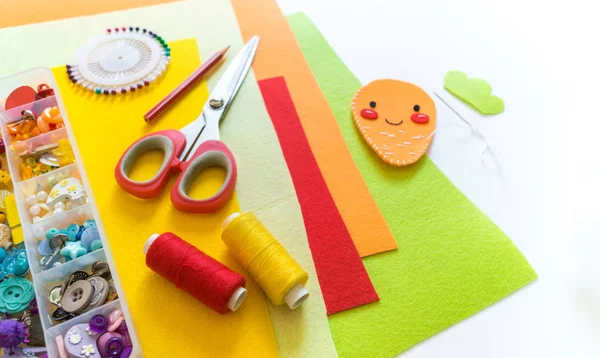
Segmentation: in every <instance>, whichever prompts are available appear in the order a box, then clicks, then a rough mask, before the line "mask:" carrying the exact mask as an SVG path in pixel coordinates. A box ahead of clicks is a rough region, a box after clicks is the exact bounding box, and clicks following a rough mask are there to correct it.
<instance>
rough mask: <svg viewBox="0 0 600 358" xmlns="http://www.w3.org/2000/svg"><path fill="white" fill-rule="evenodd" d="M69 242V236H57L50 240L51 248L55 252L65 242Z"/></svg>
mask: <svg viewBox="0 0 600 358" xmlns="http://www.w3.org/2000/svg"><path fill="white" fill-rule="evenodd" d="M67 241H69V236H68V235H65V234H56V235H54V236H52V237H51V238H50V248H51V249H52V250H55V249H56V248H61V247H63V245H64V244H65V242H67Z"/></svg>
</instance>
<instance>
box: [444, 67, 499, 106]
mask: <svg viewBox="0 0 600 358" xmlns="http://www.w3.org/2000/svg"><path fill="white" fill-rule="evenodd" d="M444 88H445V89H446V90H448V92H450V93H452V94H453V95H455V96H456V97H458V98H460V99H462V100H463V101H465V102H467V103H468V104H470V105H471V106H473V107H474V108H475V109H476V110H478V111H479V112H481V113H483V114H498V113H502V112H503V111H504V101H503V100H502V98H500V97H497V96H493V95H492V86H490V84H489V83H487V82H486V81H484V80H482V79H481V78H468V77H467V75H466V74H464V73H463V72H461V71H448V73H446V76H445V77H444Z"/></svg>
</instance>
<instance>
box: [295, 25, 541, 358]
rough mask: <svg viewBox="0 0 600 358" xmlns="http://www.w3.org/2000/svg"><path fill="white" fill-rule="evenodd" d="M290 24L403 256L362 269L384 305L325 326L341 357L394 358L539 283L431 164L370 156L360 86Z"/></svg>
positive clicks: (307, 32)
mask: <svg viewBox="0 0 600 358" xmlns="http://www.w3.org/2000/svg"><path fill="white" fill-rule="evenodd" d="M288 21H289V22H290V25H291V26H292V29H293V30H294V33H295V34H296V36H297V39H298V41H299V43H300V46H301V48H302V50H303V52H304V55H305V56H306V59H307V61H308V63H309V64H310V66H311V69H312V70H313V73H314V75H315V77H316V78H317V81H319V84H320V86H321V89H322V90H323V92H324V93H325V96H326V97H327V98H328V100H329V103H330V105H331V107H332V109H333V111H334V112H335V113H336V118H337V120H338V125H339V126H340V129H341V130H342V132H343V133H344V139H345V140H346V143H347V145H348V147H349V148H350V151H351V152H352V155H353V157H354V159H355V160H356V163H357V164H358V166H359V168H360V170H361V173H362V175H363V177H364V178H365V181H366V182H367V184H368V185H369V188H370V190H371V192H372V193H373V197H374V198H375V200H376V201H377V203H378V205H379V208H380V209H381V211H382V213H383V214H384V216H385V217H386V218H387V219H388V223H389V224H390V227H391V228H392V230H393V232H394V234H395V237H396V239H397V240H398V246H399V247H400V248H401V249H399V250H398V251H394V252H391V253H387V254H384V255H377V256H373V257H368V258H365V259H363V262H364V263H365V267H366V268H367V271H368V272H369V276H370V277H371V280H372V281H373V284H374V285H375V287H376V288H377V290H378V292H379V295H380V296H381V301H379V302H378V303H377V304H373V305H367V306H364V307H361V308H359V309H355V310H348V311H345V312H341V313H339V314H336V315H332V316H330V317H329V324H330V327H331V332H332V334H333V337H334V341H335V343H336V347H337V349H338V353H339V355H340V357H356V356H361V357H368V356H369V357H370V356H373V357H381V356H393V355H395V354H398V353H399V352H402V351H404V350H406V349H408V348H409V347H411V346H413V345H415V344H417V343H418V342H420V341H422V340H424V339H425V338H427V337H430V336H432V335H434V334H436V333H437V332H440V331H441V330H443V329H445V328H447V327H449V326H451V325H453V324H455V323H457V322H459V321H460V320H462V319H465V318H467V317H469V316H471V315H473V314H475V313H476V312H478V311H480V310H482V309H483V308H485V307H487V306H489V305H491V304H492V303H494V302H496V301H498V300H500V299H502V298H504V297H506V296H507V295H509V294H510V293H512V292H514V291H516V290H517V289H519V288H520V287H522V286H524V285H526V284H528V283H529V282H531V281H533V280H534V279H535V278H536V277H537V275H536V273H535V271H534V270H533V268H532V267H531V266H530V265H529V263H528V262H527V260H526V259H525V258H524V257H523V255H522V254H521V253H520V252H519V250H518V249H517V248H516V247H515V245H514V244H513V243H512V242H511V241H510V239H509V238H508V237H507V236H506V235H505V234H504V233H503V232H502V231H501V230H500V229H499V228H498V227H497V226H496V225H495V224H494V223H493V222H492V221H491V220H490V219H489V218H487V217H486V216H485V214H483V213H482V212H481V211H480V210H479V209H478V208H477V207H476V206H475V205H473V203H471V202H470V201H469V200H468V199H467V198H466V197H465V196H464V195H463V194H462V193H461V192H460V191H459V190H458V189H457V188H456V187H455V186H454V185H453V184H452V182H450V180H448V178H446V177H445V176H444V174H443V173H442V172H441V171H440V170H439V169H438V168H437V166H436V165H435V164H434V163H433V162H432V161H431V160H430V159H429V158H428V157H427V156H426V155H425V156H424V157H423V158H421V160H419V161H418V162H417V163H415V164H413V165H411V166H408V167H403V168H397V167H393V166H390V165H387V164H386V163H384V162H383V161H381V160H379V158H377V157H375V156H374V155H373V152H372V149H371V148H370V147H369V146H368V145H367V144H366V143H365V142H364V141H363V140H362V138H361V137H360V135H359V134H358V133H357V130H356V126H355V125H354V123H353V120H352V118H351V113H350V111H348V104H349V103H350V102H351V101H352V96H353V95H354V93H355V92H356V91H357V90H358V89H359V88H360V87H361V83H360V81H359V80H358V79H357V78H356V77H355V76H354V75H353V74H352V72H350V70H349V69H348V68H347V67H346V65H345V64H344V63H343V62H342V60H341V59H340V58H339V57H338V56H337V55H336V54H335V52H334V51H333V49H332V48H331V47H330V46H329V44H328V43H327V41H326V40H325V39H324V38H323V36H322V35H321V33H320V32H319V30H318V29H317V28H316V27H315V26H314V25H313V24H312V22H311V21H310V19H308V17H307V16H306V15H304V14H294V15H291V16H289V17H288ZM398 322H401V323H402V324H398Z"/></svg>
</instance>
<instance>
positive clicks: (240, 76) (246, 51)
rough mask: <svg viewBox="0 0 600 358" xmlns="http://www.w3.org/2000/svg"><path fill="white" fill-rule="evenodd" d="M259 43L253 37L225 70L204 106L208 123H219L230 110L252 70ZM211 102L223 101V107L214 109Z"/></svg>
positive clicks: (255, 37) (256, 38)
mask: <svg viewBox="0 0 600 358" xmlns="http://www.w3.org/2000/svg"><path fill="white" fill-rule="evenodd" d="M258 41H259V39H258V37H257V36H254V37H252V38H251V39H250V41H248V42H247V43H246V44H245V45H244V47H242V49H241V50H240V52H239V53H238V55H237V56H236V57H235V58H234V59H233V61H231V64H230V65H229V67H227V69H226V70H225V73H224V74H223V76H221V79H220V80H219V82H218V83H217V85H216V86H215V88H214V89H213V91H212V93H211V94H210V97H209V99H208V101H207V102H206V104H204V113H205V114H206V115H207V116H206V117H207V121H211V120H214V119H217V122H218V121H219V120H220V119H221V118H222V117H223V115H224V113H225V112H226V111H227V108H229V105H230V104H231V102H232V101H233V98H234V97H235V95H236V93H237V92H238V90H239V89H240V86H241V85H242V82H244V79H245V78H246V75H247V74H248V71H249V70H250V65H252V60H254V56H255V55H256V50H257V48H258ZM211 100H222V101H223V106H221V107H220V108H214V107H213V106H211ZM211 113H216V114H218V116H213V115H212V114H211ZM211 117H212V118H211ZM215 117H216V118H215ZM213 118H214V119H213Z"/></svg>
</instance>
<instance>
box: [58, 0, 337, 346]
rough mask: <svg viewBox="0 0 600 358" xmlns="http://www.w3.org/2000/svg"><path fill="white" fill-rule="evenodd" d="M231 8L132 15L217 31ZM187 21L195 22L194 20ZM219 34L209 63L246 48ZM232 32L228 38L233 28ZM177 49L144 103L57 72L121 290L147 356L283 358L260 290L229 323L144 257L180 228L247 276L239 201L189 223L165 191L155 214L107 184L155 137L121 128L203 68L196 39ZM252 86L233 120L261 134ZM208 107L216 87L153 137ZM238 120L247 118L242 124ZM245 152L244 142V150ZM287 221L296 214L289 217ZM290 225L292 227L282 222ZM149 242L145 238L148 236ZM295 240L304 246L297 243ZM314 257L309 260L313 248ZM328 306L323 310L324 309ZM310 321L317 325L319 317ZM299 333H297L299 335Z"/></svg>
mask: <svg viewBox="0 0 600 358" xmlns="http://www.w3.org/2000/svg"><path fill="white" fill-rule="evenodd" d="M222 4H223V3H215V4H213V5H212V6H213V7H212V8H211V9H212V10H211V11H209V12H208V13H207V12H206V9H205V8H204V7H205V6H203V5H202V4H196V3H194V2H191V3H190V2H185V3H178V4H172V5H168V6H166V7H162V6H159V7H157V8H156V7H155V8H145V9H139V10H133V12H134V13H135V14H136V15H135V16H137V17H140V18H145V19H147V20H148V22H160V21H161V19H163V18H164V17H165V16H168V17H170V18H174V19H178V20H177V22H178V23H181V24H188V23H190V21H201V22H204V23H205V22H206V21H208V22H209V23H211V24H212V22H211V19H212V18H215V19H216V18H219V21H221V20H222V18H223V17H222V16H223V13H222V11H225V13H227V11H226V10H223V8H222ZM213 11H215V12H218V13H219V16H216V15H215V14H214V13H213ZM165 14H168V15H165ZM187 14H190V15H189V16H188V15H187ZM198 14H201V15H198ZM131 16H132V15H131V12H127V13H111V14H106V15H100V16H97V19H72V20H68V24H63V26H61V28H64V26H68V27H69V28H72V29H77V28H80V27H81V26H82V22H84V20H85V21H86V22H89V21H92V22H94V24H96V25H94V28H98V27H99V26H102V23H103V22H106V23H110V24H114V23H119V21H121V23H126V21H127V19H128V18H130V17H131ZM198 16H200V19H198V18H197V17H198ZM225 16H226V15H225ZM210 26H212V25H210ZM50 27H53V26H50ZM224 27H225V26H224ZM191 28H192V27H191V26H184V25H181V26H179V27H177V31H176V33H175V34H172V35H169V36H170V37H173V38H182V37H184V36H186V34H189V36H194V37H198V36H199V37H200V38H202V36H203V35H202V33H200V32H198V33H195V32H193V31H192V30H191ZM216 28H219V33H220V34H221V36H220V37H218V38H214V39H213V38H212V37H209V36H208V35H207V36H206V37H205V38H204V40H203V41H204V42H203V43H204V45H203V48H207V49H209V50H208V51H210V52H209V54H208V56H210V54H212V53H213V52H214V50H216V49H218V48H222V44H223V42H226V43H231V44H232V48H231V49H230V51H232V50H235V51H238V50H239V49H240V48H241V46H242V43H241V40H238V41H236V40H235V39H233V40H231V36H230V35H229V34H227V31H225V30H223V29H221V25H220V23H219V24H216ZM226 28H227V29H229V27H228V26H226ZM186 31H187V32H186ZM189 31H192V32H189ZM224 31H225V32H224ZM88 36H89V33H86V34H85V36H82V37H88ZM238 36H239V35H238ZM84 41H85V39H84ZM206 41H208V42H211V41H212V43H213V45H210V44H209V43H207V42H206ZM169 46H170V47H171V48H172V51H173V53H174V54H177V55H174V56H173V61H172V62H171V63H170V65H169V66H170V69H169V71H168V72H167V74H166V75H165V76H164V77H163V78H162V79H161V81H162V82H161V85H160V86H150V87H149V88H148V89H147V91H144V93H139V94H138V93H137V92H136V94H135V95H133V96H129V95H124V96H114V97H113V96H110V97H106V96H96V95H93V96H91V98H90V94H89V93H86V92H83V91H81V89H79V88H77V87H76V86H73V85H72V84H71V83H70V82H69V81H68V80H67V78H66V76H64V67H62V66H61V67H57V68H55V69H54V73H55V77H56V78H57V79H58V87H59V89H60V91H61V95H62V96H63V101H64V103H65V108H66V109H67V111H68V114H69V116H70V118H71V119H72V120H71V126H72V129H73V132H74V134H75V137H76V138H77V145H78V147H79V151H80V153H81V156H82V158H83V160H84V161H85V163H86V168H87V166H91V167H93V168H94V170H90V171H88V173H87V174H88V178H89V180H90V183H91V187H92V190H93V192H94V194H95V195H96V196H95V199H96V202H97V205H98V209H99V213H100V217H101V218H102V223H103V226H104V230H105V232H106V236H107V237H108V240H109V245H110V249H111V252H112V254H113V259H114V260H115V263H116V265H117V270H118V272H119V273H120V276H121V283H122V284H123V288H124V291H125V293H124V296H125V298H126V300H127V303H128V306H129V308H130V310H131V316H132V318H133V319H134V321H135V328H136V330H137V331H138V335H139V337H140V343H141V346H142V347H143V348H144V353H145V354H146V355H154V356H158V357H173V356H186V355H189V354H190V349H189V346H187V345H182V344H181V342H198V344H199V345H200V346H202V352H201V353H200V352H199V351H193V352H192V354H196V353H198V355H201V356H202V355H204V356H218V355H223V354H224V352H226V353H225V354H227V355H231V356H261V357H276V356H278V353H277V351H278V347H277V344H276V340H275V335H274V331H273V324H272V323H271V318H270V315H269V311H268V309H269V306H268V305H267V302H268V299H267V298H266V297H265V295H264V294H263V293H262V292H261V290H260V289H259V287H258V286H257V285H256V284H255V283H254V282H253V280H248V281H247V284H246V286H245V287H246V288H247V289H248V293H247V296H246V299H245V301H244V303H243V305H242V306H241V307H240V309H239V310H238V311H237V312H236V313H235V314H234V315H230V314H228V315H223V316H221V315H218V314H215V312H214V311H213V310H211V309H210V308H208V307H207V306H205V305H204V304H201V303H199V302H198V300H197V299H195V298H194V297H192V296H191V295H189V294H187V293H186V292H184V291H183V290H177V289H173V284H172V283H170V282H168V281H167V280H164V279H158V278H157V275H156V274H155V273H154V272H152V271H151V270H149V269H148V268H147V266H146V263H145V256H144V255H141V249H142V247H143V245H144V242H145V240H146V238H147V237H144V236H145V235H149V234H151V233H153V232H157V231H158V232H167V231H169V230H173V228H174V227H176V228H177V234H178V235H179V236H181V237H184V238H186V239H187V240H189V242H190V243H191V244H193V245H195V246H196V247H199V248H201V250H202V251H203V252H204V253H206V254H207V255H209V256H211V257H213V258H215V259H216V260H218V261H219V262H221V263H223V264H225V265H226V266H227V267H230V268H231V269H233V270H234V271H236V272H239V273H242V274H244V273H243V268H242V267H241V265H239V264H238V263H237V262H236V261H235V259H234V258H233V257H232V256H231V255H230V254H229V253H228V250H227V247H226V246H225V244H223V242H222V241H221V240H220V236H221V230H220V225H221V223H222V222H223V220H224V219H225V218H226V217H227V216H228V215H229V214H230V213H231V212H232V211H238V210H239V209H238V203H237V200H238V199H237V198H236V196H235V195H234V197H233V198H232V200H230V201H229V202H228V204H227V205H226V207H225V208H223V209H222V210H220V211H219V212H217V213H214V214H211V215H204V216H202V217H201V220H199V217H198V216H197V215H188V214H185V213H182V212H180V211H178V210H176V209H175V208H174V207H173V205H172V204H171V200H170V195H169V192H168V191H163V192H162V194H161V195H159V196H158V197H156V198H154V199H151V200H152V205H148V202H147V201H142V200H137V199H135V198H132V197H131V196H129V195H128V194H127V193H125V192H123V191H122V190H121V189H120V188H119V186H118V184H117V183H116V182H115V181H114V180H110V179H108V178H107V177H106V175H105V173H106V172H107V171H112V170H114V166H115V163H116V162H117V161H118V159H119V157H120V156H121V155H122V153H123V151H124V150H125V149H126V146H127V145H128V144H129V143H132V142H133V141H135V140H136V139H138V138H140V136H143V135H144V134H147V133H148V132H149V131H150V129H149V126H146V125H144V124H142V123H140V122H137V125H135V126H133V125H131V126H127V125H123V122H122V121H119V120H118V118H139V117H140V115H141V114H143V113H144V112H145V111H146V110H147V109H148V108H150V107H152V106H153V105H154V104H155V103H157V102H158V101H159V100H160V99H161V98H164V96H166V95H167V94H168V92H169V91H170V90H171V89H172V88H175V87H176V86H177V85H178V84H180V83H181V82H182V81H183V80H184V79H185V78H186V77H187V76H188V75H189V74H190V73H192V72H193V71H194V70H195V69H197V68H198V67H199V66H200V65H201V61H200V58H199V55H198V47H197V40H196V39H188V40H182V41H176V42H174V43H171V44H169ZM229 60H231V59H230V58H227V59H225V61H229ZM226 64H227V62H224V65H226ZM225 67H226V66H220V67H219V68H218V69H215V70H217V71H220V70H221V69H224V68H225ZM219 76H220V74H219V73H218V72H215V74H214V75H211V76H210V79H213V78H214V79H215V80H218V79H219ZM210 79H209V81H210ZM248 86H249V81H248V79H246V81H245V84H244V85H243V86H242V88H241V90H240V92H239V93H238V95H237V96H236V99H235V101H236V103H237V104H236V105H234V106H232V108H231V109H230V112H229V115H236V116H243V118H244V122H245V123H247V122H248V121H250V123H251V124H250V125H248V126H249V127H251V128H256V127H257V124H256V123H255V121H254V118H255V116H256V114H253V113H255V111H254V110H253V109H251V108H249V107H248V103H255V101H254V99H252V100H250V99H249V98H248V92H247V91H248ZM255 86H256V84H255ZM256 91H257V96H256V98H257V99H258V100H259V101H262V100H261V99H260V92H258V89H256ZM206 99H208V87H207V85H206V82H205V81H201V82H200V83H199V84H198V86H194V88H192V89H190V91H189V92H188V93H187V94H186V95H185V96H183V97H182V98H181V99H180V101H179V102H178V103H177V105H176V106H173V107H171V108H170V109H169V111H168V112H165V113H164V114H163V115H164V117H163V119H164V120H159V121H156V122H155V123H154V124H153V128H152V129H151V131H155V130H161V129H169V128H179V127H183V126H184V125H185V124H187V123H189V121H191V120H193V119H194V118H196V117H197V116H198V115H199V114H200V112H201V108H199V106H198V102H200V103H202V102H204V101H205V100H206ZM107 101H108V102H107ZM240 102H242V103H244V104H243V105H242V107H244V108H243V109H240V111H239V112H237V109H236V108H238V104H240ZM107 103H118V105H111V113H112V116H111V118H113V120H106V115H105V114H104V113H103V111H105V110H106V106H107ZM263 106H264V105H263ZM236 112H237V113H238V114H235V113H236ZM256 117H262V116H256ZM264 120H265V121H266V123H269V118H268V116H267V115H266V111H265V115H264ZM228 122H229V123H232V122H234V121H224V123H222V126H225V125H227V123H228ZM97 123H103V127H102V128H103V130H104V131H106V132H107V133H111V143H110V144H108V145H107V142H106V137H104V136H98V135H96V133H94V130H95V128H97ZM239 126H243V124H241V123H240V122H237V123H234V124H232V127H231V130H228V131H227V134H226V135H224V137H223V138H224V139H225V140H227V138H229V139H231V138H232V137H231V136H232V134H236V133H237V132H238V127H239ZM242 132H245V133H246V134H243V133H240V135H239V136H240V137H244V136H247V131H246V130H242ZM273 136H274V134H273ZM275 141H276V139H275ZM233 142H236V140H233ZM242 143H243V142H240V145H241V144H242ZM233 144H235V143H233ZM244 147H245V148H246V150H245V152H244V151H240V149H239V148H238V150H235V149H233V147H232V150H233V151H235V153H236V156H237V157H238V158H239V159H241V158H240V155H243V154H245V153H249V152H251V151H250V150H249V149H253V148H248V146H247V145H244ZM98 148H103V150H102V151H99V150H98ZM274 148H275V147H273V148H272V149H268V150H261V153H262V154H264V153H265V152H268V153H271V152H272V150H274ZM151 154H158V153H151ZM162 160H163V156H162V155H160V156H159V155H156V156H152V155H150V156H149V157H145V158H143V159H142V160H140V163H138V164H136V166H135V167H134V168H133V170H134V172H132V176H133V177H134V178H139V179H143V178H150V177H152V176H153V175H154V174H155V173H156V170H157V168H158V166H159V165H160V163H161V162H162ZM239 162H240V166H239V168H238V169H239V170H240V174H241V170H242V166H243V165H245V163H246V162H252V160H248V159H246V160H240V161H239ZM220 174H221V173H220V171H218V170H213V168H209V169H207V171H206V172H205V173H203V180H202V185H198V186H192V195H193V196H194V197H207V196H209V195H212V194H213V193H214V192H215V191H216V190H218V188H219V187H220V186H221V185H222V183H223V177H222V176H220ZM278 174H279V173H278ZM244 175H245V176H244V178H247V177H248V172H247V169H246V172H245V174H244ZM246 180H248V179H244V180H243V182H244V183H245V182H246ZM249 181H250V182H256V179H254V178H252V179H249ZM239 185H240V181H238V190H239ZM252 193H254V191H252ZM263 198H264V196H263ZM288 215H291V214H289V213H288ZM298 216H299V217H301V214H300V213H298ZM282 222H286V221H285V220H282ZM300 222H301V221H300ZM131 223H136V225H132V224H131ZM285 226H286V227H287V226H290V225H285ZM302 231H304V229H302ZM198 232H202V233H203V234H202V236H201V237H200V236H199V235H197V233H198ZM140 233H141V234H142V235H141V236H140ZM135 237H137V238H138V239H137V240H133V241H132V240H131V238H135ZM294 240H296V241H298V240H297V238H296V237H295V236H294ZM305 245H306V244H305ZM306 250H307V251H308V248H306ZM303 266H304V265H303ZM313 275H314V271H313ZM311 276H312V275H311ZM314 282H315V286H317V287H311V288H310V290H311V292H315V291H314V290H315V289H317V290H318V284H317V282H316V280H314ZM309 284H310V281H309ZM308 303H310V304H311V305H312V304H317V303H318V302H317V301H316V300H309V302H308ZM308 303H307V304H308ZM307 304H305V305H304V306H305V307H304V308H303V311H304V312H306V308H307V307H306V306H307ZM320 304H321V305H323V303H322V301H321V302H320ZM156 307H163V308H164V309H165V310H166V311H162V310H161V311H157V310H156ZM285 311H286V312H288V315H283V314H282V319H281V322H282V323H284V324H286V325H287V324H288V322H291V323H294V322H297V320H294V318H293V316H300V317H303V315H304V313H303V312H302V311H295V312H300V314H292V315H290V314H289V313H290V312H289V309H287V308H285ZM157 314H159V315H161V316H162V315H163V314H167V315H168V317H169V320H170V321H173V322H177V325H173V326H172V328H171V329H169V330H165V329H164V327H163V326H161V325H157V324H156V319H157V318H156V317H157V316H156V315H157ZM322 317H323V318H324V320H325V322H324V326H325V327H326V328H327V331H326V332H329V327H328V325H327V318H326V315H325V314H324V307H323V315H322ZM311 319H313V318H312V317H311ZM318 320H319V318H318V317H317V318H316V321H318ZM233 321H235V325H232V324H231V322H233ZM311 323H312V321H308V320H307V321H306V322H304V326H310V325H311ZM295 326H296V327H298V325H295ZM190 327H193V329H190ZM291 327H292V325H291V326H290V328H289V329H287V330H285V331H286V332H290V333H289V336H290V337H295V335H293V334H292V332H293V329H291ZM307 334H308V333H305V336H304V338H303V340H304V339H306V335H307ZM311 334H312V333H311ZM321 334H322V333H319V337H321ZM232 335H233V336H235V337H238V338H239V339H240V340H243V341H244V342H245V344H244V345H232V344H230V340H226V339H223V337H227V336H232ZM312 346H314V347H315V348H316V349H317V350H321V349H322V348H321V347H322V345H317V344H313V345H312ZM331 347H333V343H331Z"/></svg>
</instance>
